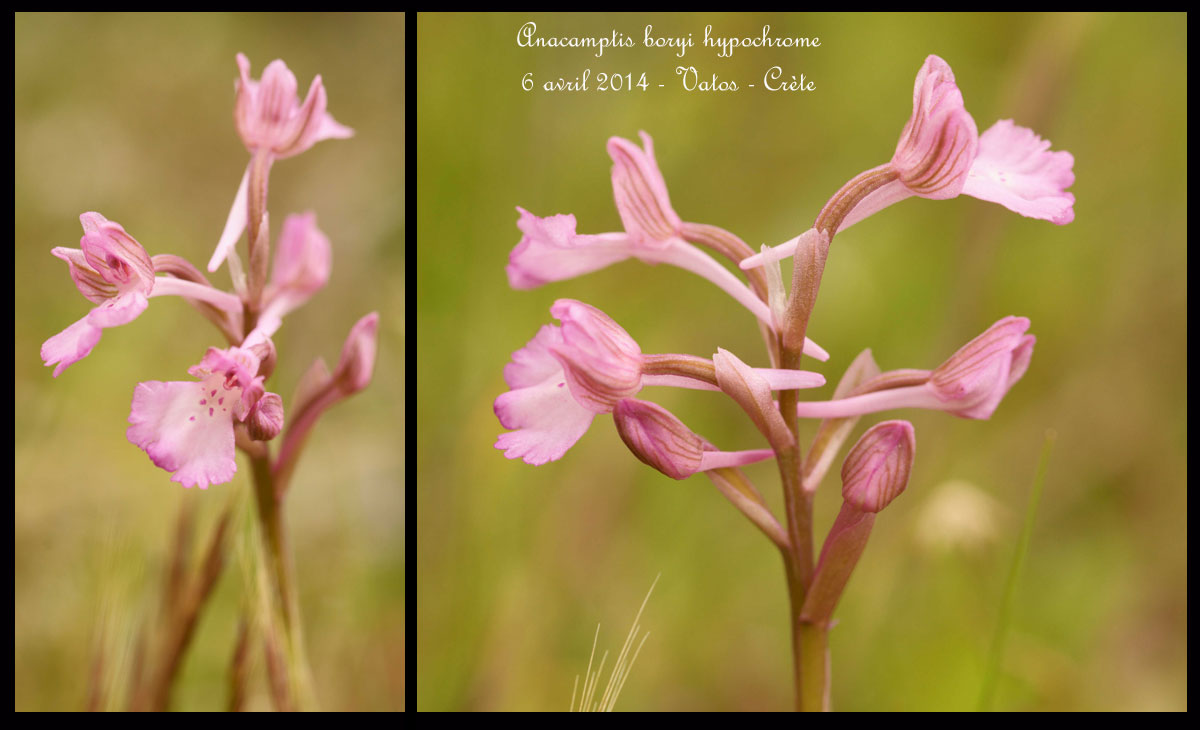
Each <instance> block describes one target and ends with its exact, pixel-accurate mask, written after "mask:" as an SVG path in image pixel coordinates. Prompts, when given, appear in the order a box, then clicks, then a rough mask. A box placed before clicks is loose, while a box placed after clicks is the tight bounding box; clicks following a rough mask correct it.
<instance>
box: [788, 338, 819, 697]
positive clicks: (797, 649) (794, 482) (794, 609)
mask: <svg viewBox="0 0 1200 730" xmlns="http://www.w3.org/2000/svg"><path fill="white" fill-rule="evenodd" d="M800 341H801V342H803V338H801V339H800ZM800 357H801V354H800V351H799V350H798V349H797V350H793V349H791V348H786V347H784V348H782V363H781V364H782V366H783V367H784V368H788V369H792V370H798V369H799V368H800ZM798 395H799V393H798V391H795V390H785V391H782V392H781V393H780V394H779V408H780V411H781V412H783V413H791V414H795V413H796V401H797V398H798ZM784 420H785V421H786V422H787V424H788V428H789V429H790V430H791V432H792V436H793V437H794V442H793V445H792V446H791V447H789V448H786V449H782V450H780V451H779V452H777V457H778V461H779V475H780V479H781V481H782V482H783V500H784V505H785V511H786V514H787V527H788V541H789V543H790V546H791V553H790V554H785V555H784V566H785V568H786V570H787V581H788V603H789V624H790V625H791V629H792V662H793V668H794V672H793V678H794V681H795V690H796V709H797V710H798V711H810V712H811V711H819V710H822V709H825V706H824V702H823V701H820V699H819V698H821V697H823V696H824V694H825V692H826V685H827V679H828V671H827V665H828V661H827V658H823V659H822V660H821V661H819V662H818V661H814V660H813V657H814V652H815V653H816V654H817V655H819V656H822V657H823V656H824V655H825V653H826V647H825V642H824V640H823V639H824V635H823V633H822V634H821V635H819V636H814V635H813V633H812V626H811V625H810V624H807V623H805V622H804V621H803V620H802V619H801V615H800V614H801V609H802V608H803V607H804V598H805V594H806V592H807V590H808V585H809V583H811V582H812V574H813V537H812V505H813V500H812V495H811V494H809V493H808V492H806V491H805V490H804V489H803V487H802V480H801V476H800V475H801V467H802V466H803V462H802V457H801V455H800V439H799V428H800V427H799V423H798V420H797V419H796V417H795V416H794V415H793V416H792V417H790V418H785V419H784ZM817 639H819V640H820V641H815V640H817ZM814 698H817V699H814Z"/></svg>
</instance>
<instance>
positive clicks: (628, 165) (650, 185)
mask: <svg viewBox="0 0 1200 730" xmlns="http://www.w3.org/2000/svg"><path fill="white" fill-rule="evenodd" d="M639 135H640V136H641V138H642V144H643V145H644V146H645V151H644V152H643V151H642V150H640V149H638V146H637V145H636V144H634V143H633V142H630V141H629V140H627V139H622V138H620V137H612V138H610V139H609V140H608V154H609V156H610V157H612V160H613V169H612V184H613V197H614V198H615V199H616V203H617V212H618V213H619V214H620V215H621V222H622V223H624V224H625V231H626V232H627V233H628V234H629V235H630V236H632V237H633V239H634V240H635V241H636V242H637V243H639V244H642V245H648V246H654V245H656V244H657V243H659V242H662V241H667V240H669V239H671V238H673V237H676V236H678V235H679V231H680V228H681V227H682V226H683V221H682V220H680V218H679V216H678V215H676V214H675V211H674V209H672V208H671V200H670V198H668V196H667V183H666V181H664V180H663V175H662V171H660V170H659V169H658V162H657V161H656V160H655V159H654V141H653V140H651V139H650V135H648V134H646V133H645V132H640V133H639Z"/></svg>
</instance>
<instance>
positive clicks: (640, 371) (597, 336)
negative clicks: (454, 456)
mask: <svg viewBox="0 0 1200 730" xmlns="http://www.w3.org/2000/svg"><path fill="white" fill-rule="evenodd" d="M550 311H551V313H552V314H553V315H554V316H555V318H557V319H559V320H560V321H561V322H562V323H563V324H562V326H561V327H557V326H555V325H545V326H543V327H542V328H541V329H540V330H539V331H538V333H537V335H535V336H534V338H533V339H532V340H530V341H529V342H528V343H527V344H526V345H525V347H523V348H521V349H520V350H517V351H516V352H514V353H513V356H512V362H510V363H509V364H508V365H506V366H505V367H504V380H505V382H506V383H507V384H508V387H509V391H508V392H506V393H501V394H500V396H499V397H497V398H496V401H495V403H494V405H493V409H494V411H495V413H496V417H497V418H498V419H499V420H500V424H501V425H502V426H504V427H505V428H507V429H513V430H512V431H511V432H510V433H504V434H500V436H499V438H498V439H497V440H496V448H498V449H502V450H504V452H505V456H507V457H508V458H510V459H516V458H522V459H524V460H525V462H526V463H528V464H534V465H540V464H545V463H546V462H549V461H554V460H556V459H559V458H561V457H562V455H563V454H565V453H566V452H567V450H568V449H570V448H571V446H573V445H574V444H575V442H576V441H578V440H579V439H580V438H581V437H582V436H583V434H584V433H585V432H586V431H587V429H588V426H590V425H591V423H592V420H593V419H594V418H595V417H596V415H597V414H599V413H609V412H611V411H612V410H613V408H614V407H615V406H616V404H617V403H618V402H619V401H620V400H622V399H624V398H630V397H632V396H633V395H635V394H637V393H638V392H640V391H641V389H642V387H643V386H646V385H670V386H675V387H685V388H693V389H697V390H718V387H717V385H716V384H715V376H714V382H705V381H704V380H698V379H693V378H691V377H687V376H681V375H670V374H667V375H662V374H647V373H645V372H644V369H645V363H646V362H647V359H648V356H646V355H643V354H642V351H641V348H640V347H639V346H638V344H637V342H636V341H634V339H633V338H632V337H630V336H629V334H628V333H627V332H626V331H625V330H624V329H623V328H621V326H620V325H618V324H617V323H616V322H614V321H613V320H612V318H610V317H609V316H608V315H606V314H604V313H603V312H601V311H600V310H599V309H596V308H595V307H592V306H590V305H587V304H584V303H583V302H578V301H575V300H573V299H560V300H558V301H556V302H555V303H554V306H553V307H551V309H550ZM679 357H681V358H686V356H679ZM694 359H697V360H698V358H694ZM706 364H707V365H708V366H709V369H710V370H712V369H713V368H712V363H710V362H706ZM754 372H755V373H757V374H758V375H760V376H761V377H763V378H764V379H766V381H767V382H768V383H770V387H773V388H776V389H785V388H786V389H796V388H815V387H820V386H821V385H823V384H824V383H825V378H824V377H822V376H821V375H820V374H818V373H810V372H806V371H802V370H775V369H769V368H759V369H756V370H755V371H754Z"/></svg>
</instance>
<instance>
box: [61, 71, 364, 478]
mask: <svg viewBox="0 0 1200 730" xmlns="http://www.w3.org/2000/svg"><path fill="white" fill-rule="evenodd" d="M237 65H238V70H239V78H238V80H237V82H236V99H235V104H234V121H235V123H236V127H237V132H238V134H239V136H240V137H241V139H242V142H243V143H244V144H245V146H246V149H247V150H248V151H249V153H250V162H249V164H248V165H247V166H246V171H245V174H244V175H243V176H242V180H241V184H240V185H239V186H238V191H237V194H236V196H235V199H234V204H233V207H232V209H231V210H230V213H229V218H228V221H227V223H226V225H225V230H224V232H223V233H222V235H221V237H220V239H219V241H218V243H217V246H216V249H215V251H214V252H213V255H212V258H211V260H210V261H209V262H208V266H207V268H208V271H209V272H210V273H211V272H214V271H216V270H217V268H218V267H219V266H220V264H221V263H223V262H227V263H228V264H229V271H230V275H231V278H232V280H233V287H234V291H233V292H232V293H231V292H227V291H223V290H221V289H218V288H216V287H214V286H213V285H212V284H211V283H210V282H209V281H208V279H207V277H206V276H205V275H204V274H203V273H201V272H200V270H199V269H197V268H196V267H195V266H193V265H192V264H191V263H189V262H188V261H187V260H185V259H183V258H181V257H179V256H175V255H172V254H158V255H155V256H151V255H150V254H148V253H147V252H146V249H145V248H143V247H142V245H141V244H140V243H138V241H137V240H136V239H134V238H133V236H131V235H129V234H128V233H127V232H126V231H125V229H124V228H123V227H122V226H121V225H120V224H118V223H115V222H113V221H110V220H107V219H106V218H105V217H104V216H102V215H101V214H99V213H95V212H88V213H84V214H83V215H81V216H80V217H79V218H80V222H81V223H82V224H83V232H84V233H83V237H82V238H81V239H80V247H79V248H78V249H75V248H65V247H58V248H55V249H53V250H52V251H51V253H53V254H54V255H55V256H57V257H58V258H60V259H62V260H64V261H66V262H67V266H68V267H69V270H70V274H71V278H72V280H74V282H75V286H76V288H78V289H79V292H80V293H81V294H83V296H84V297H86V298H87V299H88V300H90V301H91V302H93V303H94V304H95V305H96V306H95V307H94V308H93V309H92V310H91V311H90V312H89V313H88V314H87V315H86V316H85V317H84V318H83V319H80V320H79V321H78V322H76V323H75V324H72V325H71V326H69V327H67V328H66V329H65V330H63V331H62V332H60V333H59V334H57V335H55V336H53V337H51V338H50V339H48V340H46V342H45V343H44V344H43V345H42V351H41V355H42V359H43V360H44V361H45V362H46V364H47V365H54V366H55V368H54V376H55V377H58V376H59V375H62V373H63V371H65V370H66V369H67V368H68V367H70V366H71V365H73V364H75V363H77V362H79V361H80V360H82V359H83V358H85V357H87V356H88V355H89V354H90V353H91V352H92V349H93V348H94V347H95V346H96V344H97V343H98V342H99V341H100V336H101V333H102V331H103V330H104V329H105V328H108V327H115V326H117V325H123V324H128V323H130V322H132V321H133V320H134V319H136V318H137V317H138V316H139V315H140V314H141V313H142V312H143V311H145V310H146V307H147V306H148V305H149V299H151V298H153V297H159V296H166V295H175V296H181V297H183V298H185V299H187V300H188V302H190V303H191V304H192V305H193V306H195V307H196V308H197V309H199V310H200V312H201V313H202V314H204V315H205V316H206V317H207V318H208V319H209V320H210V321H212V322H213V324H215V325H216V326H217V328H218V329H220V331H221V333H222V334H223V335H224V337H225V339H226V341H227V344H228V346H227V347H210V348H208V350H207V352H206V353H205V354H204V355H203V357H202V358H201V360H200V362H199V363H198V364H196V365H195V366H193V367H191V368H189V369H188V373H189V374H190V375H192V376H193V377H194V378H195V379H194V380H181V381H169V382H160V381H150V382H144V383H138V384H137V386H136V387H135V388H134V391H133V403H132V407H131V410H130V414H129V423H130V426H129V428H128V430H127V432H126V435H127V437H128V439H129V440H130V441H131V442H133V443H134V444H136V445H137V446H138V447H140V448H141V449H143V450H144V451H145V452H146V453H147V455H149V457H150V459H151V460H152V461H153V462H154V463H155V464H156V465H157V466H159V467H160V468H162V469H164V470H166V471H168V472H171V473H172V474H173V476H172V481H176V482H179V483H180V484H182V485H183V486H185V487H193V486H198V487H200V488H201V489H205V488H207V487H209V486H211V485H215V484H222V483H225V482H228V481H230V480H231V479H232V478H233V475H234V473H235V472H236V471H237V463H236V460H235V444H236V445H238V446H242V447H244V450H250V449H255V448H258V447H255V446H254V445H253V442H268V441H271V440H273V439H274V438H276V437H277V436H278V435H279V434H280V433H281V432H283V431H284V426H285V419H284V409H283V401H282V399H281V398H280V396H279V395H277V394H275V393H272V392H268V391H267V390H266V389H265V385H264V383H265V380H266V379H267V378H269V377H270V376H271V373H272V371H273V370H274V369H275V364H276V352H275V345H274V343H273V342H272V340H271V337H272V335H274V334H275V333H276V331H278V329H279V328H280V326H281V325H282V323H283V317H284V316H285V315H287V314H288V313H289V312H291V311H292V310H294V309H296V308H297V307H299V306H300V305H302V304H304V303H305V302H306V301H307V300H308V299H309V298H310V297H311V296H312V295H313V294H315V293H316V292H317V291H318V290H320V289H321V288H322V287H324V286H325V283H326V281H328V279H329V268H330V257H331V247H330V242H329V239H328V238H327V237H326V236H325V234H324V233H323V232H322V231H321V230H320V229H319V228H318V227H317V218H316V215H315V214H314V213H311V212H310V213H304V214H298V215H290V216H288V217H287V218H286V219H284V221H283V226H282V230H281V232H280V235H279V240H278V241H277V242H276V248H275V258H274V265H273V267H271V268H270V276H269V277H268V276H267V271H268V268H269V265H270V262H271V245H270V235H269V217H268V213H267V205H266V204H267V189H268V178H269V173H270V169H271V165H272V164H273V163H274V161H275V160H280V159H284V158H287V157H291V156H293V155H297V154H300V153H301V152H303V151H305V150H307V149H308V148H310V147H312V146H313V145H314V144H316V143H317V142H320V141H321V140H325V139H339V138H346V137H350V136H351V135H353V134H354V132H353V130H351V129H350V128H349V127H345V126H343V125H341V124H339V123H338V122H336V121H335V120H334V119H333V117H332V116H331V115H330V114H329V113H328V112H327V111H326V110H325V106H326V96H325V88H324V86H323V85H322V83H321V77H320V76H317V77H316V78H314V79H313V81H312V85H311V86H310V87H309V90H308V94H307V96H306V97H305V99H304V101H303V102H300V101H299V100H298V98H297V93H296V92H297V87H296V77H295V75H293V74H292V72H291V71H290V70H289V69H288V67H287V66H286V65H285V64H284V62H283V61H280V60H275V61H272V62H271V63H270V64H268V66H267V68H266V70H265V71H264V72H263V75H262V79H261V81H255V80H253V79H251V78H250V62H249V61H248V60H247V59H246V57H245V56H244V55H242V54H240V53H239V54H238V55H237ZM247 229H249V237H248V238H249V251H248V254H249V255H248V262H249V266H248V269H247V268H244V267H243V265H242V262H241V259H240V258H239V256H238V253H237V251H236V250H235V248H234V247H235V245H236V244H237V242H238V241H239V240H240V239H241V237H242V233H243V232H244V231H246V230H247ZM378 320H379V315H378V313H375V312H372V313H370V314H368V315H366V316H365V317H363V318H362V319H361V320H359V322H358V323H357V324H355V325H354V326H353V327H352V328H351V330H350V334H349V336H348V337H347V339H346V342H345V345H344V346H343V349H342V356H341V359H340V361H339V363H338V366H337V368H336V369H335V370H334V372H333V373H332V374H331V373H329V371H328V368H327V367H326V366H325V364H324V362H323V361H322V360H320V359H318V360H317V361H316V362H314V363H313V366H312V367H311V368H310V370H309V371H308V374H307V375H305V377H304V378H303V379H302V381H301V386H300V387H299V388H298V392H297V398H296V399H295V401H294V402H293V403H292V404H291V407H290V409H289V410H290V413H291V414H292V419H291V421H290V422H289V423H288V424H287V425H288V430H287V432H286V433H285V435H284V439H283V445H282V447H281V449H280V452H279V456H278V458H277V459H276V460H275V462H274V463H273V465H272V468H273V471H274V473H275V476H276V479H277V480H279V481H280V482H286V478H287V477H288V476H290V470H291V468H292V466H293V465H294V463H295V459H296V457H297V455H298V453H299V450H300V449H301V448H302V447H303V444H304V442H305V439H306V437H307V434H308V432H309V431H310V430H311V429H312V426H313V425H314V424H315V423H316V420H317V418H318V417H319V415H320V414H321V413H322V412H323V411H324V410H325V409H326V408H328V407H329V406H330V405H333V404H334V403H336V402H337V401H339V400H342V399H343V398H345V397H347V396H349V395H352V394H354V393H356V392H358V391H360V390H362V389H363V388H365V387H366V386H367V384H368V383H369V382H370V379H371V373H372V369H373V367H374V360H375V338H376V331H377V328H378ZM262 446H265V444H262ZM280 477H282V478H280ZM276 488H277V489H279V490H280V492H282V488H283V484H282V483H281V484H277V485H276Z"/></svg>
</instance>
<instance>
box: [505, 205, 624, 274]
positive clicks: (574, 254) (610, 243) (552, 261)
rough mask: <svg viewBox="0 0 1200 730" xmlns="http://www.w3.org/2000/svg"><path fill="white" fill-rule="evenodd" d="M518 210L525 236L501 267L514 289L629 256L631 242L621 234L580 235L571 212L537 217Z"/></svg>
mask: <svg viewBox="0 0 1200 730" xmlns="http://www.w3.org/2000/svg"><path fill="white" fill-rule="evenodd" d="M517 210H518V211H519V212H520V213H521V217H520V218H519V219H518V220H517V227H518V228H520V229H521V232H522V233H523V234H524V235H523V236H521V241H520V242H519V243H518V244H517V246H516V248H514V249H513V250H512V253H511V254H509V256H508V266H506V267H505V268H504V270H505V272H506V273H507V274H508V283H509V286H511V287H512V288H514V289H533V288H534V287H538V286H541V285H542V284H547V283H549V282H552V281H562V280H564V279H571V278H574V277H576V276H580V275H581V274H588V273H591V272H593V271H598V270H599V269H603V268H604V267H606V266H609V265H611V264H615V263H617V262H618V261H624V260H625V259H627V258H629V257H630V256H631V255H632V250H631V249H632V246H631V242H630V240H629V237H628V236H626V235H624V234H602V235H598V236H593V235H579V234H577V233H575V216H573V215H553V216H547V217H545V218H539V217H538V216H536V215H534V214H532V213H530V212H529V211H527V210H525V209H524V208H521V207H520V206H518V207H517Z"/></svg>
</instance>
